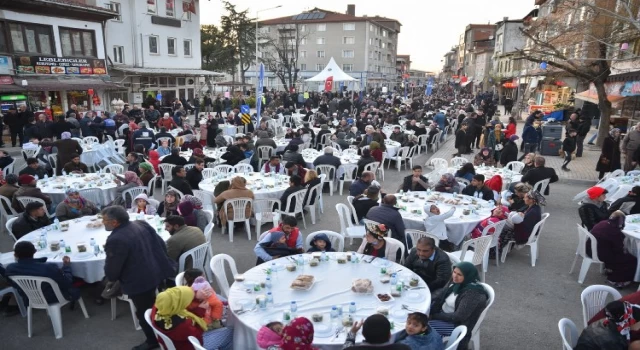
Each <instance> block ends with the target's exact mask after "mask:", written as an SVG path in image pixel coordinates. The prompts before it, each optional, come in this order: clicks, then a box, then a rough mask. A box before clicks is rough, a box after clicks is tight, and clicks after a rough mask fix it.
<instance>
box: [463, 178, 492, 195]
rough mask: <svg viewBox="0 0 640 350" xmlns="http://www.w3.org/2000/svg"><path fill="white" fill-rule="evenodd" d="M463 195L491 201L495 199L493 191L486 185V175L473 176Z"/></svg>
mask: <svg viewBox="0 0 640 350" xmlns="http://www.w3.org/2000/svg"><path fill="white" fill-rule="evenodd" d="M462 194H464V195H467V196H471V197H476V198H480V199H484V200H485V201H491V200H493V199H494V196H493V191H492V190H491V189H490V188H489V187H487V186H485V185H484V175H480V174H476V175H473V179H471V183H470V184H469V185H467V187H465V188H464V190H462Z"/></svg>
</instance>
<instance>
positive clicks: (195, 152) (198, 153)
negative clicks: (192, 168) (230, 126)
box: [187, 148, 216, 165]
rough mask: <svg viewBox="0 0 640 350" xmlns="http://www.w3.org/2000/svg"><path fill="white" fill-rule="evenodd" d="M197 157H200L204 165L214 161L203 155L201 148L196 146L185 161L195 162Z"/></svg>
mask: <svg viewBox="0 0 640 350" xmlns="http://www.w3.org/2000/svg"><path fill="white" fill-rule="evenodd" d="M198 159H202V161H203V162H204V164H205V165H206V164H209V163H213V162H215V161H216V160H215V159H213V158H209V157H207V156H205V155H204V151H202V148H196V149H194V150H193V153H192V154H191V157H190V158H189V161H188V162H187V164H196V160H198Z"/></svg>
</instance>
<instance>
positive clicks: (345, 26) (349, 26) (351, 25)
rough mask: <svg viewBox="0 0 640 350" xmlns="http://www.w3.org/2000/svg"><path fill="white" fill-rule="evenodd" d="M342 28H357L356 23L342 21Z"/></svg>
mask: <svg viewBox="0 0 640 350" xmlns="http://www.w3.org/2000/svg"><path fill="white" fill-rule="evenodd" d="M342 30H356V24H355V23H342Z"/></svg>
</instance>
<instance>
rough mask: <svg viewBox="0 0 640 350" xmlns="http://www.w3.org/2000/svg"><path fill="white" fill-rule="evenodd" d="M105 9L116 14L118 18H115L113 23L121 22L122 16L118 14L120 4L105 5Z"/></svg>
mask: <svg viewBox="0 0 640 350" xmlns="http://www.w3.org/2000/svg"><path fill="white" fill-rule="evenodd" d="M107 8H108V9H109V10H111V11H113V12H116V13H117V14H118V17H116V19H115V21H118V22H122V15H121V12H120V3H119V2H113V1H112V2H110V3H108V4H107Z"/></svg>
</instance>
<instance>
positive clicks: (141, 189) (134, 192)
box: [122, 186, 147, 207]
mask: <svg viewBox="0 0 640 350" xmlns="http://www.w3.org/2000/svg"><path fill="white" fill-rule="evenodd" d="M141 193H147V187H145V186H136V187H132V188H130V189H128V190H124V191H122V200H123V201H124V203H125V206H127V207H128V206H129V205H130V204H132V203H133V199H134V198H136V197H137V196H138V195H139V194H141ZM127 196H128V197H129V198H131V201H130V202H127Z"/></svg>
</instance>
